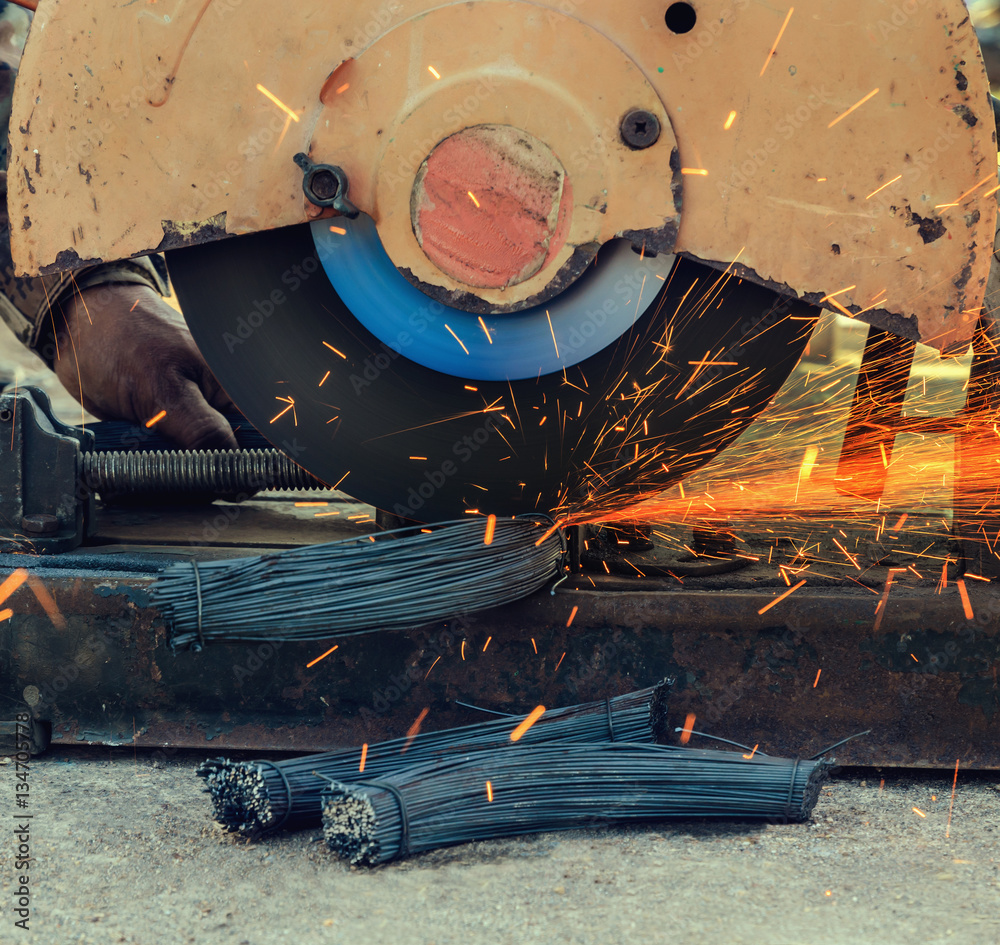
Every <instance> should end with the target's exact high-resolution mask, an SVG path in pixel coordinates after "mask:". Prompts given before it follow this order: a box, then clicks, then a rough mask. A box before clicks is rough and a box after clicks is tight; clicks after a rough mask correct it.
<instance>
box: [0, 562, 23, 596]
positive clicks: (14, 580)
mask: <svg viewBox="0 0 1000 945" xmlns="http://www.w3.org/2000/svg"><path fill="white" fill-rule="evenodd" d="M27 579H28V572H27V571H25V569H24V568H18V569H17V570H16V571H14V572H13V573H12V574H10V575H9V576H8V577H7V580H5V581H4V582H3V584H0V604H2V603H3V602H4V601H5V600H6V599H7V598H8V597H10V595H11V594H13V593H14V591H16V590H17V589H18V588H19V587H20V586H21V585H22V584H23V583H24V582H25V581H26V580H27Z"/></svg>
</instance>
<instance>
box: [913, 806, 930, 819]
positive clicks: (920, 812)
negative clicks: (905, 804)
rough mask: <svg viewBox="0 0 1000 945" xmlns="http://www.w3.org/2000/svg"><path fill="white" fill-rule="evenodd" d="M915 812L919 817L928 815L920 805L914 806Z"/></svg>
mask: <svg viewBox="0 0 1000 945" xmlns="http://www.w3.org/2000/svg"><path fill="white" fill-rule="evenodd" d="M913 813H914V814H916V815H917V816H919V817H926V816H927V815H926V814H925V813H924V812H923V811H922V810H921V809H920V808H919V807H914V808H913Z"/></svg>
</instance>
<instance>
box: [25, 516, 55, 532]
mask: <svg viewBox="0 0 1000 945" xmlns="http://www.w3.org/2000/svg"><path fill="white" fill-rule="evenodd" d="M21 528H22V530H23V531H24V532H25V534H28V535H54V534H55V533H56V532H58V531H59V519H57V518H56V517H55V516H54V515H46V514H36V515H24V516H22V517H21Z"/></svg>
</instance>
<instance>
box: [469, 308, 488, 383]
mask: <svg viewBox="0 0 1000 945" xmlns="http://www.w3.org/2000/svg"><path fill="white" fill-rule="evenodd" d="M479 327H480V328H482V330H483V331H484V332H486V340H487V341H488V342H489V343H490V344H493V336H492V335H491V334H490V330H489V328H487V327H486V322H484V321H483V316H482V315H480V316H479ZM465 389H466V390H476V388H475V387H469V385H468V384H466V385H465Z"/></svg>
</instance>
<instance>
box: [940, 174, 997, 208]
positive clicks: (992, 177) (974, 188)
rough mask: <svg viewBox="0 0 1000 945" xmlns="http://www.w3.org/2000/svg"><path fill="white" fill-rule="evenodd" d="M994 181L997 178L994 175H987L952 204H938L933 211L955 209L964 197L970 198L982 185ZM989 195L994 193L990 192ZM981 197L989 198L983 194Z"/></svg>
mask: <svg viewBox="0 0 1000 945" xmlns="http://www.w3.org/2000/svg"><path fill="white" fill-rule="evenodd" d="M996 179H997V176H996V174H995V173H994V174H989V175H987V176H986V177H985V178H983V180H981V181H980V182H979V183H978V184H976V186H975V187H972V188H970V189H969V190H967V191H966V192H965V193H964V194H962V196H961V197H959V198H958V200H956V201H955V202H954V203H941V204H938V205H937V206H936V207H935V208H934V209H935V210H944V209H946V208H947V207H957V206H958V205H959V204H960V203H961V202H962V201H963V200H965V198H966V197H970V196H972V194H974V193H975V192H976V191H977V190H979V188H980V187H982V186H983V185H984V184H988V183H989V182H990V181H995V180H996ZM991 193H996V191H991ZM983 196H984V197H985V196H989V194H984V195H983Z"/></svg>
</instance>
